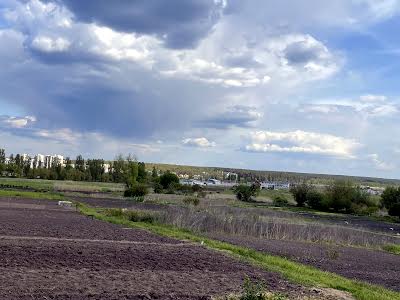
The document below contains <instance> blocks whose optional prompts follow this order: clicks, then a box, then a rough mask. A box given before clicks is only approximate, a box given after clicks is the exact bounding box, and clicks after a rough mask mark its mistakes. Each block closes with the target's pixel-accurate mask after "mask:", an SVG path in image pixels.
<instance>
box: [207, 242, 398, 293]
mask: <svg viewBox="0 0 400 300" xmlns="http://www.w3.org/2000/svg"><path fill="white" fill-rule="evenodd" d="M211 237H212V238H215V239H218V240H221V241H226V242H228V243H232V244H235V245H239V246H245V247H249V248H253V249H256V250H258V251H261V252H266V253H270V254H274V255H279V256H283V257H286V258H288V259H291V260H294V261H297V262H300V263H303V264H307V265H311V266H314V267H317V268H319V269H322V270H324V271H329V272H333V273H336V274H339V275H342V276H345V277H347V278H351V279H357V280H362V281H366V282H369V283H373V284H379V285H382V286H385V287H387V288H389V289H392V290H395V291H400V256H399V255H395V254H390V253H386V252H383V251H373V250H366V249H362V248H352V247H339V246H328V245H319V244H313V243H305V242H297V241H282V240H263V239H257V238H251V237H236V236H235V237H234V236H226V235H224V236H222V235H211Z"/></svg>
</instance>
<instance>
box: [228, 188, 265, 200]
mask: <svg viewBox="0 0 400 300" xmlns="http://www.w3.org/2000/svg"><path fill="white" fill-rule="evenodd" d="M259 190H260V189H259V186H258V185H255V184H252V185H251V186H249V185H244V184H241V185H237V186H235V187H234V188H233V192H234V193H235V194H236V198H237V199H238V200H240V201H244V202H251V201H252V198H253V197H256V196H257V195H258V192H259Z"/></svg>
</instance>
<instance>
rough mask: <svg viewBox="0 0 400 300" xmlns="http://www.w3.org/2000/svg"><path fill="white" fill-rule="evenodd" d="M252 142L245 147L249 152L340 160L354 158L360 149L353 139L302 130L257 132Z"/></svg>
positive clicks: (253, 134) (252, 136)
mask: <svg viewBox="0 0 400 300" xmlns="http://www.w3.org/2000/svg"><path fill="white" fill-rule="evenodd" d="M250 141H251V142H250V144H248V145H247V146H246V147H245V149H246V150H247V151H254V152H287V153H290V152H292V153H309V154H321V155H330V156H336V157H339V158H354V157H355V154H354V151H355V150H356V149H357V148H358V147H360V144H359V143H358V142H356V141H355V140H352V139H346V138H343V137H339V136H334V135H330V134H321V133H315V132H307V131H301V130H296V131H290V132H273V131H256V132H252V133H250Z"/></svg>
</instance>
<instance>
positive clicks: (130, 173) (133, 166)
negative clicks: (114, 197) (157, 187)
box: [124, 154, 138, 189]
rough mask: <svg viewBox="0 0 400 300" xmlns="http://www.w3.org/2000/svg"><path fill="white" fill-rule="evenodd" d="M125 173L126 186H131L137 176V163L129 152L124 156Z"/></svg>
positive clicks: (135, 181)
mask: <svg viewBox="0 0 400 300" xmlns="http://www.w3.org/2000/svg"><path fill="white" fill-rule="evenodd" d="M124 173H125V184H126V186H127V188H128V189H129V188H131V187H132V186H134V185H135V184H136V183H137V178H138V163H137V161H136V158H135V157H134V156H132V155H131V154H129V155H128V156H127V158H126V171H125V172H124Z"/></svg>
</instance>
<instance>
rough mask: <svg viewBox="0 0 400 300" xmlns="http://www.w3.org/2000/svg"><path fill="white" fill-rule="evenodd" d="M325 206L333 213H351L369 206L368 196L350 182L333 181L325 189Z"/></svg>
mask: <svg viewBox="0 0 400 300" xmlns="http://www.w3.org/2000/svg"><path fill="white" fill-rule="evenodd" d="M326 197H327V203H326V204H327V206H328V208H329V209H333V210H334V211H335V212H344V213H353V212H357V211H358V208H360V207H363V206H367V207H368V206H371V202H370V201H369V200H370V197H369V195H368V194H367V193H366V192H365V191H362V190H361V188H360V187H356V186H354V185H353V183H351V182H350V181H335V182H334V183H332V184H331V185H330V186H328V187H327V189H326Z"/></svg>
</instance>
